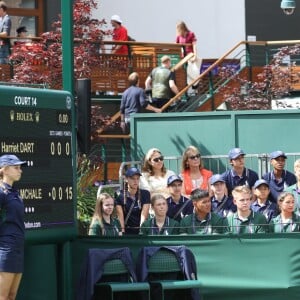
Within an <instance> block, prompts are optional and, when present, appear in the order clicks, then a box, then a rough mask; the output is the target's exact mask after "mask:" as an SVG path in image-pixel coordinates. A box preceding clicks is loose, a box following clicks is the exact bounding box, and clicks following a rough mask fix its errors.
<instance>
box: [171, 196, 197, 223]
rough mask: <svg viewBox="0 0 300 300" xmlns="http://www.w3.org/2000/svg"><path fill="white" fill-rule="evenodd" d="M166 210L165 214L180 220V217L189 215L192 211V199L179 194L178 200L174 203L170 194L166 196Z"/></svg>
mask: <svg viewBox="0 0 300 300" xmlns="http://www.w3.org/2000/svg"><path fill="white" fill-rule="evenodd" d="M167 203H168V212H167V216H168V217H170V218H172V219H174V220H176V221H177V222H180V221H181V219H182V218H184V217H185V216H187V215H190V214H192V213H193V211H194V205H193V201H191V200H190V199H189V198H187V197H184V196H182V195H181V197H180V200H179V202H178V203H176V202H175V201H174V200H173V198H172V197H171V196H170V197H168V198H167Z"/></svg>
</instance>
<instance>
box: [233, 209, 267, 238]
mask: <svg viewBox="0 0 300 300" xmlns="http://www.w3.org/2000/svg"><path fill="white" fill-rule="evenodd" d="M227 220H228V224H229V228H230V232H231V233H233V234H243V233H264V232H269V231H270V230H269V224H268V223H267V219H266V218H265V216H264V215H262V214H260V213H257V212H254V211H252V210H251V213H250V215H249V216H248V218H246V219H241V218H240V217H239V216H238V213H237V212H236V213H234V214H232V215H229V216H228V217H227Z"/></svg>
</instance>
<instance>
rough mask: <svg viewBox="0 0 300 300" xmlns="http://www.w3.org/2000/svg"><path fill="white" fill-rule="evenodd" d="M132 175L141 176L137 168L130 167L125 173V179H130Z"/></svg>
mask: <svg viewBox="0 0 300 300" xmlns="http://www.w3.org/2000/svg"><path fill="white" fill-rule="evenodd" d="M134 175H140V176H142V173H141V171H140V170H139V169H138V168H135V167H131V168H129V169H128V170H127V171H126V172H125V176H126V177H132V176H134Z"/></svg>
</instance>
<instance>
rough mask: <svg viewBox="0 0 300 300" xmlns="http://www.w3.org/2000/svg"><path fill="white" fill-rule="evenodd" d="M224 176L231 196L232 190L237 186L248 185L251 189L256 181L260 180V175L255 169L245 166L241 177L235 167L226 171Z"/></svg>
mask: <svg viewBox="0 0 300 300" xmlns="http://www.w3.org/2000/svg"><path fill="white" fill-rule="evenodd" d="M222 178H223V179H224V181H225V183H226V187H227V190H228V195H229V196H231V192H232V190H233V189H234V188H235V187H236V186H241V185H246V186H248V187H249V188H250V189H251V188H252V187H253V185H254V183H255V181H256V180H258V175H257V173H256V172H255V171H253V170H251V169H248V168H244V171H243V174H242V176H241V177H240V176H239V175H237V173H236V172H235V170H234V169H231V170H227V171H225V172H224V173H223V174H222Z"/></svg>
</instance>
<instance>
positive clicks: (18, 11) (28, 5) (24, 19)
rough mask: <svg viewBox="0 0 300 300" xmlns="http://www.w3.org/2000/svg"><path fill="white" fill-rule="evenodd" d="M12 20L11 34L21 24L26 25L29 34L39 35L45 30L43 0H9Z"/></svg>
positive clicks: (14, 33)
mask: <svg viewBox="0 0 300 300" xmlns="http://www.w3.org/2000/svg"><path fill="white" fill-rule="evenodd" d="M7 5H8V6H9V7H8V14H9V15H10V17H11V20H12V28H11V36H15V35H16V29H17V28H18V27H19V26H26V29H27V31H28V36H39V34H40V33H42V32H43V31H44V15H43V11H44V10H43V8H44V7H43V6H44V3H43V0H11V1H9V3H8V2H7Z"/></svg>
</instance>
